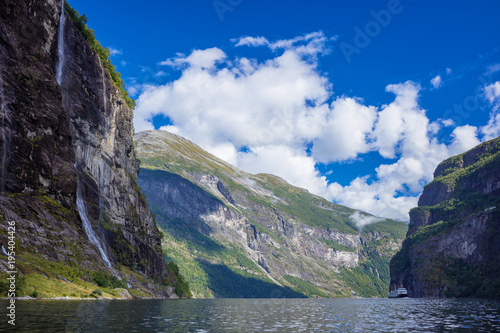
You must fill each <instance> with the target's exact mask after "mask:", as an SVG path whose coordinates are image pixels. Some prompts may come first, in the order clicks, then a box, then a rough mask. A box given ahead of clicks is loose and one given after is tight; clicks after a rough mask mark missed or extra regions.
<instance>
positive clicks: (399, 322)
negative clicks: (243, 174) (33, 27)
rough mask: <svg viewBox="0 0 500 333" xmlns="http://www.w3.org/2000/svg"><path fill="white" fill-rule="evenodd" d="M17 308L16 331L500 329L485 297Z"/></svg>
mask: <svg viewBox="0 0 500 333" xmlns="http://www.w3.org/2000/svg"><path fill="white" fill-rule="evenodd" d="M6 306H7V303H6V302H5V301H2V302H0V309H1V310H0V313H2V318H1V321H2V322H1V324H0V331H10V329H8V328H6V327H7V326H6V322H5V317H6V316H5V307H6ZM16 311H17V313H16V329H15V331H16V332H500V301H490V300H421V299H392V300H391V299H319V300H318V299H264V300H258V299H251V300H248V299H247V300H242V299H215V300H181V301H172V300H134V301H18V302H17V309H16Z"/></svg>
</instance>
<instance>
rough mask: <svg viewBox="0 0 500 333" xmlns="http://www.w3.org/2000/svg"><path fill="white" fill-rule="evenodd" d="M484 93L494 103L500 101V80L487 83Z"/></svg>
mask: <svg viewBox="0 0 500 333" xmlns="http://www.w3.org/2000/svg"><path fill="white" fill-rule="evenodd" d="M484 95H485V96H486V98H487V99H488V101H490V103H491V104H492V105H493V104H495V102H498V100H499V99H500V81H497V82H495V83H492V84H490V85H486V86H485V87H484Z"/></svg>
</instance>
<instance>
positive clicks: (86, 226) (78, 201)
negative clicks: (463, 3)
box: [75, 164, 116, 275]
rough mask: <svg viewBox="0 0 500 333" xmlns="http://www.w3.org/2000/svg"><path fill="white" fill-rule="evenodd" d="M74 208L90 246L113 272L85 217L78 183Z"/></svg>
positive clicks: (85, 213)
mask: <svg viewBox="0 0 500 333" xmlns="http://www.w3.org/2000/svg"><path fill="white" fill-rule="evenodd" d="M75 168H76V164H75ZM76 207H77V208H78V212H79V213H80V218H81V219H82V222H83V227H84V229H85V232H86V233H87V236H88V237H89V240H90V242H91V243H92V244H94V245H95V246H97V249H98V250H99V253H101V257H102V260H104V262H105V263H106V265H108V266H109V267H110V268H111V269H112V270H113V267H112V266H111V262H110V261H109V258H108V255H107V254H106V251H105V250H104V247H103V246H102V244H101V240H100V238H99V237H97V235H96V234H95V232H94V229H93V228H92V223H90V220H89V218H88V216H87V208H85V203H84V202H83V199H82V194H81V184H80V181H78V182H77V189H76ZM113 272H114V270H113ZM115 275H116V273H115Z"/></svg>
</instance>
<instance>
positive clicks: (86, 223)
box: [56, 0, 118, 276]
mask: <svg viewBox="0 0 500 333" xmlns="http://www.w3.org/2000/svg"><path fill="white" fill-rule="evenodd" d="M64 20H65V14H64V0H62V5H61V16H60V18H59V30H58V33H59V35H58V36H57V43H58V44H57V51H58V57H59V61H58V64H57V68H56V81H57V83H58V84H59V86H60V87H61V89H62V77H63V72H64V64H65V50H64ZM101 66H102V65H101ZM101 68H102V67H101ZM103 82H104V81H103ZM62 93H63V100H64V94H65V91H64V89H62ZM105 101H106V100H105ZM105 103H106V102H105ZM105 108H106V105H105ZM73 146H74V142H73ZM74 148H75V153H76V147H74ZM75 161H76V162H75V169H77V170H78V157H76V156H75ZM81 187H82V184H81V180H80V177H79V176H78V173H77V190H76V207H77V210H78V213H79V215H80V219H81V220H82V222H83V227H84V229H85V233H86V234H87V237H88V238H89V240H90V242H91V243H92V244H94V245H95V246H96V247H97V249H98V250H99V253H100V254H101V257H102V260H103V261H104V262H105V263H106V265H108V266H109V268H111V270H112V271H113V273H114V274H115V275H116V276H118V275H117V274H116V272H115V270H114V269H113V266H112V265H111V261H110V260H109V258H108V255H107V254H106V251H105V249H104V246H103V244H102V243H101V239H100V238H99V237H98V236H97V235H96V233H95V232H94V229H93V228H92V223H90V220H89V218H88V215H87V209H86V207H85V202H84V201H83V199H82V193H81V192H82V190H81Z"/></svg>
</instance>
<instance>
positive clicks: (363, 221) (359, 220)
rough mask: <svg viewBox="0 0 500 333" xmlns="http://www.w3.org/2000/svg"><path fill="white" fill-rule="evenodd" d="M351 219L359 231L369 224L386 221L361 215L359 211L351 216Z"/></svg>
mask: <svg viewBox="0 0 500 333" xmlns="http://www.w3.org/2000/svg"><path fill="white" fill-rule="evenodd" d="M349 218H350V219H351V220H352V221H353V222H354V223H355V224H356V226H357V227H358V229H363V227H364V226H366V225H368V224H372V223H376V222H380V221H383V220H384V218H381V217H377V216H370V215H365V214H361V213H360V212H359V211H355V212H354V213H353V214H352V215H351V216H349Z"/></svg>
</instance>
